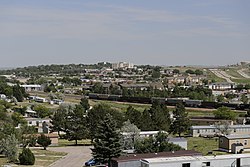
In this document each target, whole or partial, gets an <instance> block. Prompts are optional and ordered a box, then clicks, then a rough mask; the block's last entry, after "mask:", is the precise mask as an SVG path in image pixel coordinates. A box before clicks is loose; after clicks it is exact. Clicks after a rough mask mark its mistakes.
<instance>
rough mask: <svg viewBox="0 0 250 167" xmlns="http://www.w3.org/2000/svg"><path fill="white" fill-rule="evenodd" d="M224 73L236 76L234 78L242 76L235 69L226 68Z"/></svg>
mask: <svg viewBox="0 0 250 167" xmlns="http://www.w3.org/2000/svg"><path fill="white" fill-rule="evenodd" d="M226 73H227V74H229V75H231V76H233V77H236V78H243V77H242V76H241V75H240V74H239V73H238V72H237V69H231V68H230V69H228V70H226Z"/></svg>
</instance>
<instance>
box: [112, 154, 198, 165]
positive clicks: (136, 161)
mask: <svg viewBox="0 0 250 167" xmlns="http://www.w3.org/2000/svg"><path fill="white" fill-rule="evenodd" d="M181 156H202V154H201V153H199V152H197V151H194V150H180V151H174V152H160V153H147V154H127V155H123V156H120V157H119V158H114V159H112V161H111V167H140V166H141V162H140V160H141V159H147V158H169V157H181Z"/></svg>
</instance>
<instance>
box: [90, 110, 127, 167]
mask: <svg viewBox="0 0 250 167" xmlns="http://www.w3.org/2000/svg"><path fill="white" fill-rule="evenodd" d="M120 141H121V134H120V132H118V131H117V126H116V121H115V120H114V119H113V118H112V116H111V115H110V114H107V115H106V116H105V117H104V118H103V120H102V121H101V122H100V124H99V126H98V127H97V133H96V134H95V137H94V148H93V149H92V154H93V156H94V158H95V159H97V160H98V161H100V162H103V163H106V162H108V164H109V167H110V161H111V159H112V158H115V157H119V156H120V155H121V152H122V150H121V142H120Z"/></svg>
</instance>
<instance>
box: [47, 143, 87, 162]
mask: <svg viewBox="0 0 250 167" xmlns="http://www.w3.org/2000/svg"><path fill="white" fill-rule="evenodd" d="M90 148H91V147H89V146H68V147H50V148H48V150H51V151H57V152H66V153H68V154H67V155H66V156H65V157H63V158H62V159H60V160H58V161H56V162H54V163H53V164H52V165H50V167H82V166H83V165H84V163H85V162H86V161H87V160H89V159H90V158H91V157H92V156H91V150H90Z"/></svg>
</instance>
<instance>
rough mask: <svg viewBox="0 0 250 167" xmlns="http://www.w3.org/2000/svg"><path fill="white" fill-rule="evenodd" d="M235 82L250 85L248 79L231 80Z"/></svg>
mask: <svg viewBox="0 0 250 167" xmlns="http://www.w3.org/2000/svg"><path fill="white" fill-rule="evenodd" d="M231 80H232V81H233V82H236V83H244V84H250V79H248V78H241V79H231Z"/></svg>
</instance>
